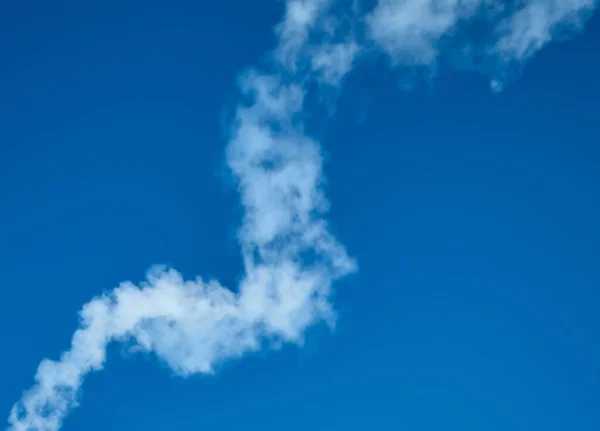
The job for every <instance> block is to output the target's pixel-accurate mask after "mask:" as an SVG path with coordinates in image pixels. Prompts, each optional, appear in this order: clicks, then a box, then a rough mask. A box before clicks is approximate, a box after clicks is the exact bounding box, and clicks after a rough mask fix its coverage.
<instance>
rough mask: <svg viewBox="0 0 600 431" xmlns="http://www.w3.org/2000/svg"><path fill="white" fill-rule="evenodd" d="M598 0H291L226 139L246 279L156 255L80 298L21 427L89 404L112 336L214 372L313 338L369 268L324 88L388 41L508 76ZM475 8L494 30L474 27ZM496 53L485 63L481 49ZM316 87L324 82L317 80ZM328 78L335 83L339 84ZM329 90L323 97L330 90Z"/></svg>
mask: <svg viewBox="0 0 600 431" xmlns="http://www.w3.org/2000/svg"><path fill="white" fill-rule="evenodd" d="M596 4H597V2H596V0H528V1H523V0H515V1H494V0H380V1H379V3H378V4H377V5H376V6H375V8H374V9H372V10H370V11H367V13H363V12H362V11H361V5H360V4H359V2H357V1H350V0H349V1H341V0H340V1H337V2H336V1H335V0H287V1H286V13H285V17H284V19H283V21H282V22H281V24H279V25H278V27H277V29H276V30H277V35H278V46H277V47H276V49H275V50H274V51H273V53H272V57H271V58H272V69H271V71H270V73H263V72H259V71H256V70H252V71H249V72H247V73H246V74H244V75H243V76H242V77H241V79H240V89H241V91H242V93H243V95H244V97H245V98H246V100H249V103H246V104H240V106H239V107H238V109H237V112H236V118H235V124H234V126H233V128H232V133H231V139H230V142H229V145H228V147H227V154H226V156H227V162H228V166H229V167H230V169H231V171H232V172H233V174H234V176H235V178H236V179H237V180H238V184H239V192H240V197H241V201H242V204H243V207H244V209H245V217H244V220H243V224H242V227H241V229H240V232H239V242H240V247H241V253H242V255H243V258H244V265H245V275H244V277H243V279H242V281H241V283H240V285H239V286H238V288H237V289H236V290H235V291H233V290H229V289H227V288H225V287H223V286H221V285H220V284H219V283H218V282H216V281H204V280H202V279H196V280H189V281H186V280H183V279H182V277H181V276H180V275H179V274H178V273H177V272H176V271H174V270H166V271H165V270H161V269H160V268H155V269H154V270H152V271H151V272H150V273H149V275H148V278H147V281H146V282H145V283H143V284H141V285H140V286H136V285H133V284H131V283H129V282H126V283H123V284H121V285H120V286H119V287H117V288H115V289H114V290H112V291H111V292H110V293H108V294H105V295H103V296H99V297H97V298H94V299H92V300H91V301H90V302H88V303H87V304H85V305H84V306H83V309H82V310H81V311H80V318H81V325H80V328H79V329H78V330H77V331H76V332H75V333H74V334H73V338H72V343H71V347H70V349H69V350H67V351H66V352H64V353H63V354H62V355H61V357H60V359H59V360H57V361H52V360H47V359H46V360H44V361H42V363H41V364H40V365H39V368H38V370H37V373H36V375H35V385H34V386H33V387H32V388H31V389H30V390H28V391H27V392H25V393H24V395H23V397H22V399H21V400H20V401H19V402H18V403H17V404H16V405H15V406H14V407H13V409H12V412H11V414H10V417H9V423H10V426H9V428H8V430H9V431H56V430H58V429H59V428H60V427H61V424H62V421H63V419H64V417H65V416H66V414H67V413H68V412H69V410H70V409H71V408H73V407H75V406H76V404H77V395H78V392H79V389H80V387H81V384H82V382H83V380H84V378H85V376H86V375H87V374H88V373H89V372H91V371H96V370H100V369H101V368H102V366H103V364H104V361H105V356H106V348H107V346H108V344H109V343H111V342H128V343H130V342H133V343H135V344H136V345H137V346H138V347H139V348H141V349H144V350H146V351H148V352H153V353H154V354H156V355H157V356H158V357H159V358H160V359H161V360H163V361H165V362H166V363H167V364H168V365H169V366H170V367H171V368H172V369H173V370H174V371H175V372H176V373H178V374H180V375H189V374H193V373H211V372H212V370H213V366H214V365H215V364H217V363H218V362H219V361H223V360H227V359H231V358H235V357H239V356H241V355H243V354H244V353H245V352H248V351H252V350H256V349H259V348H260V347H261V345H262V344H263V341H265V340H273V339H275V340H279V341H283V342H301V341H302V336H303V333H304V331H305V330H306V328H307V327H308V326H310V325H312V324H314V323H316V322H318V321H322V320H325V321H327V322H330V323H332V322H333V320H334V318H335V315H334V312H333V310H332V307H331V305H330V303H329V293H330V289H331V285H332V283H333V282H334V281H335V280H336V279H338V278H340V277H343V276H345V275H347V274H349V273H352V272H354V271H355V270H356V264H355V262H354V261H353V259H351V258H350V257H349V256H348V255H347V253H346V250H345V249H344V247H343V246H342V245H340V244H339V243H338V242H337V241H336V240H335V238H334V237H333V236H332V235H331V234H330V233H329V231H328V229H327V224H326V222H325V220H324V219H323V215H324V213H325V212H326V210H327V200H326V199H325V197H324V195H323V192H322V188H321V185H322V181H323V177H322V172H321V167H322V160H321V153H320V147H319V144H318V143H317V142H316V141H314V140H313V139H312V138H310V137H309V136H307V134H306V133H305V132H304V126H303V121H302V120H303V114H304V113H305V112H306V110H307V99H308V98H310V95H311V92H313V93H314V92H315V91H316V92H317V93H319V90H320V89H322V88H324V87H333V88H337V87H338V85H339V84H340V82H341V80H342V79H343V77H344V76H345V75H346V74H347V73H348V72H349V71H350V70H351V69H352V68H353V66H354V64H355V63H356V61H357V59H359V58H361V59H367V58H368V57H369V55H370V54H373V53H384V54H385V55H387V56H388V58H389V59H390V65H391V66H392V67H395V68H409V67H410V68H418V69H427V68H431V67H435V65H436V64H437V63H439V62H441V61H444V58H447V57H449V58H454V59H455V58H456V57H457V53H458V57H459V58H461V60H462V64H463V65H464V64H467V65H471V66H472V67H473V69H475V70H476V71H478V72H484V73H486V74H488V75H490V76H491V79H492V81H491V82H492V88H493V89H495V90H499V89H501V87H502V85H503V84H504V82H505V81H506V79H507V78H508V73H507V71H508V70H509V69H510V68H511V67H514V66H515V65H517V66H519V65H522V64H524V63H525V62H526V61H527V60H529V59H530V58H531V57H532V56H533V55H534V54H535V53H536V52H537V51H539V50H540V49H541V48H542V47H543V46H544V45H545V44H547V43H548V42H550V41H551V40H552V39H553V38H554V37H555V35H557V34H559V33H560V32H562V31H564V30H565V29H569V30H571V31H574V30H579V29H581V28H582V27H583V24H584V23H585V20H586V19H587V18H588V17H589V16H590V15H591V13H592V11H593V9H594V8H595V6H596ZM473 22H478V23H480V24H481V23H484V24H485V26H484V28H485V32H484V37H481V38H479V40H477V41H473V40H470V39H468V38H465V37H464V34H465V33H464V29H465V28H468V27H469V25H470V24H472V23H473ZM475 55H477V56H479V57H483V58H484V59H485V60H486V63H485V64H487V65H488V66H486V68H484V69H482V68H481V67H479V66H477V67H475V66H473V65H474V64H475V63H474V62H473V61H471V60H472V59H471V57H472V56H475ZM315 88H316V90H315ZM330 93H331V92H329V93H328V94H330ZM317 99H319V97H317Z"/></svg>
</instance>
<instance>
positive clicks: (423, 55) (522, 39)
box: [366, 0, 598, 90]
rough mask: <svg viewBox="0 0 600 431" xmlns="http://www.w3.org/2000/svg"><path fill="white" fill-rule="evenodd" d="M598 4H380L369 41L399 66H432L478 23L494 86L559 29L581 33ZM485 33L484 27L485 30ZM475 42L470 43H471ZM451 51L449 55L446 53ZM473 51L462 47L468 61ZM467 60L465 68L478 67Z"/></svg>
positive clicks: (555, 0)
mask: <svg viewBox="0 0 600 431" xmlns="http://www.w3.org/2000/svg"><path fill="white" fill-rule="evenodd" d="M597 4H598V0H515V1H506V0H379V2H378V3H377V5H376V7H375V8H374V9H373V10H372V11H371V12H370V13H369V15H368V16H367V17H366V23H367V32H368V36H369V38H370V39H371V40H372V41H374V42H375V44H376V46H377V47H378V48H379V49H380V50H382V51H383V52H384V53H386V54H387V55H388V56H389V58H390V59H391V60H392V64H393V66H394V67H407V66H432V65H435V64H437V63H438V62H439V61H440V59H442V58H443V57H444V55H445V54H448V55H449V56H452V55H453V54H456V53H454V52H453V50H454V49H458V48H459V47H463V46H464V45H463V44H464V42H465V41H464V40H459V38H460V36H461V35H463V34H462V33H460V32H459V31H458V30H460V29H462V28H465V27H468V26H470V25H472V24H473V23H474V22H478V23H479V25H480V26H481V25H483V27H484V28H485V30H483V33H484V34H485V36H484V37H483V38H482V41H479V42H477V43H479V44H484V45H485V46H484V47H482V48H480V49H475V50H474V52H475V53H476V54H477V55H482V56H483V57H485V58H486V63H490V62H491V63H492V64H493V66H492V67H490V69H492V70H487V71H486V72H487V73H489V74H491V75H492V77H493V78H498V79H495V80H493V81H492V88H493V89H495V90H499V89H501V88H502V82H501V79H502V75H503V74H504V70H505V69H506V68H508V67H509V66H511V65H515V64H517V65H519V64H523V63H525V62H526V61H527V60H529V59H530V58H531V57H532V56H533V55H534V54H535V53H536V52H537V51H539V50H540V49H541V48H542V47H543V46H545V45H546V44H548V43H549V42H551V41H552V40H554V39H559V38H560V35H559V30H564V29H569V30H579V29H581V28H582V27H583V24H584V23H585V20H586V19H587V18H588V17H589V16H590V15H591V13H592V11H593V10H594V9H595V7H596V6H597ZM479 31H480V32H481V31H482V29H481V28H480V30H479ZM469 42H470V41H469ZM446 51H447V52H446ZM469 52H470V49H463V50H462V51H461V55H462V56H464V55H466V56H467V57H468V56H470V55H471V54H470V53H469ZM472 60H473V59H469V58H466V59H465V58H463V59H462V62H463V63H465V64H473V65H474V64H475V63H474V62H473V61H472Z"/></svg>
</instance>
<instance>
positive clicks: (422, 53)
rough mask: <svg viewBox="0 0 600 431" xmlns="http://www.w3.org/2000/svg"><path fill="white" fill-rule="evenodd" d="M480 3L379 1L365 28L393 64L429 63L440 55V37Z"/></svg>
mask: <svg viewBox="0 0 600 431" xmlns="http://www.w3.org/2000/svg"><path fill="white" fill-rule="evenodd" d="M480 4H481V0H380V1H379V3H378V4H377V7H376V8H375V9H374V10H373V11H372V12H371V13H370V14H369V15H368V16H367V25H368V31H369V34H370V37H371V38H372V39H373V40H374V41H375V42H376V43H377V44H379V46H380V47H381V48H382V49H383V50H384V51H385V52H386V53H387V54H389V55H390V57H391V58H392V61H393V62H394V64H395V65H403V66H406V65H408V66H411V65H431V64H433V63H434V62H435V61H436V60H437V57H438V55H439V42H440V39H441V38H442V37H443V36H446V35H449V34H450V33H451V32H452V30H453V29H454V27H455V26H456V25H457V23H458V22H459V21H460V20H461V19H466V18H468V17H470V16H472V14H473V13H474V12H475V11H476V10H477V8H478V7H479V6H480Z"/></svg>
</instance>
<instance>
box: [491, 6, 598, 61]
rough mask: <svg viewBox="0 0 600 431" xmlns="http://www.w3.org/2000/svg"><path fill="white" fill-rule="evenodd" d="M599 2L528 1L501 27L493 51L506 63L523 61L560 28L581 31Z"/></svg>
mask: <svg viewBox="0 0 600 431" xmlns="http://www.w3.org/2000/svg"><path fill="white" fill-rule="evenodd" d="M597 4H598V2H597V0H529V1H528V2H526V3H525V4H524V5H522V6H521V7H520V8H518V9H517V10H516V11H515V12H514V13H512V14H511V15H510V16H508V17H507V18H506V19H504V20H503V21H502V22H501V23H500V24H499V26H498V33H499V35H500V36H499V38H498V40H497V41H496V42H495V43H494V44H493V46H492V47H491V49H490V51H491V52H492V53H493V54H494V55H497V56H498V57H499V58H500V60H501V61H503V62H513V61H516V62H524V61H526V60H528V59H529V58H531V57H532V56H533V55H534V54H535V53H536V52H537V51H539V50H540V49H541V48H542V47H543V46H544V45H546V44H547V43H549V42H550V41H552V39H553V38H554V37H555V36H556V32H557V31H558V30H560V29H565V28H567V29H570V30H579V29H581V28H582V26H583V24H584V22H585V19H586V18H588V17H589V16H590V14H591V12H592V11H593V9H594V8H595V7H596V5H597Z"/></svg>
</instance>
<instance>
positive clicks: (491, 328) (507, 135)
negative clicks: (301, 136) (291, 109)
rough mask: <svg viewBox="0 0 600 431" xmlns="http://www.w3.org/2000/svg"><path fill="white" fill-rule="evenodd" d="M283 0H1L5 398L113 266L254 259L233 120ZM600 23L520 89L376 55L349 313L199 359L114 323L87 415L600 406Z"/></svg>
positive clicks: (352, 224) (253, 423) (595, 413)
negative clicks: (228, 140) (231, 150)
mask: <svg viewBox="0 0 600 431" xmlns="http://www.w3.org/2000/svg"><path fill="white" fill-rule="evenodd" d="M280 7H281V5H280V4H279V2H275V1H269V2H260V4H257V3H255V2H248V1H242V0H236V1H235V2H221V3H219V2H210V3H208V2H192V1H188V2H181V1H171V2H169V3H168V6H166V4H165V3H162V2H154V1H144V2H141V1H123V0H121V1H118V2H116V1H103V2H96V3H95V5H93V4H92V3H91V2H75V1H70V2H67V1H54V2H42V1H21V2H4V3H3V4H2V6H0V33H1V34H0V41H1V42H0V53H1V54H2V56H1V57H0V61H1V64H0V66H1V67H0V97H1V99H0V100H1V101H0V262H1V264H0V265H1V269H2V271H1V274H2V278H1V280H2V282H1V287H0V307H1V312H0V342H1V343H2V344H1V345H2V356H1V359H0V384H1V390H0V411H2V412H6V415H7V414H8V411H9V409H10V407H11V405H12V403H13V402H15V401H16V400H17V399H18V398H19V397H20V394H21V391H22V390H23V389H25V388H27V387H29V386H30V385H31V383H32V377H33V374H34V371H35V368H36V366H37V364H38V362H39V361H40V360H41V359H42V358H43V357H46V356H50V357H52V358H57V356H58V354H59V353H60V351H61V350H63V349H65V348H66V347H68V343H69V339H70V334H71V333H72V331H73V330H74V329H75V327H76V323H77V320H76V311H77V310H78V309H79V308H80V306H81V305H82V304H83V303H84V302H86V301H87V300H89V299H90V297H91V296H93V295H96V294H98V293H100V292H102V290H103V289H108V288H111V287H114V286H116V285H117V284H118V283H119V282H120V281H122V280H128V279H132V280H139V279H141V278H142V277H143V275H144V271H145V270H146V269H147V268H148V267H149V266H150V265H151V264H153V263H167V264H172V265H173V266H174V267H175V268H177V269H179V270H180V271H182V272H183V273H184V274H185V275H187V276H195V275H196V274H199V275H203V276H207V277H208V276H215V277H218V278H219V279H221V280H223V281H224V282H225V283H227V284H232V283H233V281H234V280H235V279H236V277H237V276H238V275H239V273H240V262H239V257H238V255H237V253H238V250H237V248H236V243H235V239H234V235H235V228H236V226H237V225H238V223H239V218H240V213H239V208H238V203H237V199H236V195H235V193H234V192H233V191H232V190H231V187H230V185H229V184H228V183H227V179H226V172H225V170H224V168H223V159H222V154H223V146H224V144H225V142H224V136H225V132H226V128H225V126H224V120H225V119H226V118H227V117H228V115H229V113H230V109H231V108H232V107H233V106H234V104H235V100H236V93H235V88H234V82H235V77H236V75H237V74H238V73H239V72H240V71H241V70H242V69H243V68H245V67H247V66H249V65H252V64H255V63H256V61H257V60H258V59H260V57H261V56H262V55H263V54H264V52H265V50H266V49H268V48H270V47H272V45H273V42H274V38H273V34H272V26H273V25H274V24H275V23H276V22H277V21H278V20H279V18H280V12H281V10H280ZM599 44H600V20H599V19H598V18H595V19H593V20H592V21H590V22H589V25H588V27H587V29H586V31H585V32H584V33H583V34H582V35H581V36H580V37H578V38H576V39H574V40H572V41H571V42H567V43H560V44H554V45H551V46H550V47H548V48H547V49H545V50H544V51H543V52H541V53H540V54H539V55H538V56H537V57H536V58H535V59H534V61H533V62H531V63H530V64H529V65H528V66H527V67H526V69H525V70H524V73H523V76H522V77H521V79H520V80H518V81H517V82H515V83H513V84H512V85H511V86H510V87H509V88H508V89H507V90H506V92H504V93H502V94H499V95H492V94H490V92H489V91H488V87H487V83H486V81H485V80H484V79H483V78H482V77H480V76H477V75H472V74H465V73H457V72H452V71H445V72H444V73H443V74H442V75H441V76H439V77H438V78H437V79H436V81H435V86H434V91H430V90H429V89H427V88H425V87H421V86H417V88H416V89H415V91H413V92H412V93H404V92H401V91H395V89H396V87H397V82H396V78H395V75H394V74H393V73H391V72H389V71H386V70H385V68H384V66H383V65H382V64H377V65H370V66H369V67H365V68H364V69H362V70H360V71H358V72H356V73H355V74H354V75H352V76H351V77H350V79H349V81H348V83H347V87H346V92H345V93H344V95H343V96H342V100H341V101H340V107H339V109H338V111H337V114H336V119H335V120H334V122H333V123H332V124H331V125H330V127H329V129H328V130H327V133H326V135H325V141H324V147H325V152H326V154H327V159H328V162H327V165H326V173H327V176H328V178H329V185H328V195H329V197H330V199H331V201H332V212H331V218H332V223H333V226H334V228H335V231H336V233H337V234H338V236H339V237H340V238H341V240H342V241H343V242H344V243H345V244H347V246H348V248H349V250H350V252H351V253H352V254H353V255H355V256H356V257H357V258H358V259H359V263H360V273H359V274H358V275H357V276H355V277H353V278H351V279H349V280H347V281H345V282H343V283H340V285H339V290H338V294H337V297H336V304H337V307H338V310H339V311H340V322H339V327H338V329H337V331H336V333H335V334H333V335H331V334H329V333H328V331H327V330H326V329H324V328H320V327H319V328H316V329H313V330H311V331H310V333H309V335H308V339H307V344H306V346H305V347H304V348H303V349H301V350H298V349H296V348H286V349H284V351H283V352H279V353H275V354H260V355H255V356H253V357H250V358H247V359H246V360H244V361H241V362H237V363H235V364H229V365H228V366H226V367H225V369H224V370H222V373H220V374H219V375H218V376H216V377H210V378H207V377H198V378H192V379H188V380H182V379H179V378H173V377H171V375H170V373H169V371H168V370H166V369H165V368H164V367H162V366H160V365H159V364H157V363H156V362H154V361H148V360H146V359H144V358H142V357H138V356H130V355H124V354H123V352H121V350H120V349H119V348H118V347H115V348H114V349H112V350H111V352H110V358H109V359H110V360H109V362H108V365H107V368H106V370H105V371H104V372H102V373H99V374H96V375H93V376H91V378H90V379H89V380H88V381H87V382H86V384H85V386H84V393H83V398H82V406H81V407H80V408H79V409H77V410H76V411H74V413H73V414H72V415H71V416H70V417H69V418H68V420H67V422H66V424H65V426H64V428H63V429H64V430H65V431H71V430H78V429H86V430H88V431H94V430H106V429H111V430H115V431H117V430H131V429H148V430H166V429H169V430H197V429H206V430H230V429H238V428H240V427H244V428H246V429H252V430H254V429H262V430H280V429H282V427H283V428H284V429H286V430H289V431H292V430H340V431H341V430H344V431H347V430H361V431H362V430H365V429H373V430H398V429H403V430H410V431H420V430H423V431H429V430H431V431H433V430H436V431H437V430H447V429H448V430H454V429H456V430H463V431H467V430H474V431H475V430H476V431H480V430H486V431H487V430H499V431H500V430H501V431H506V430H531V429H543V430H547V431H550V430H578V431H586V430H594V431H596V430H598V429H600V404H599V403H598V400H599V399H600V376H599V371H600V320H599V317H598V315H597V310H598V306H599V305H600V293H599V291H598V287H599V286H600V265H599V264H598V262H599V258H600V249H599V246H598V244H599V240H600V225H599V223H598V220H600V198H599V195H598V185H599V183H600V169H599V166H600V149H599V145H598V144H599V141H600V140H599V139H598V137H599V135H600V133H599V131H598V118H600V115H599V112H598V101H599V100H600V84H599V83H598V79H597V77H598V76H600V57H599V56H598V55H597V50H598V46H599ZM224 177H225V178H224ZM3 414H4V413H3Z"/></svg>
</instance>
